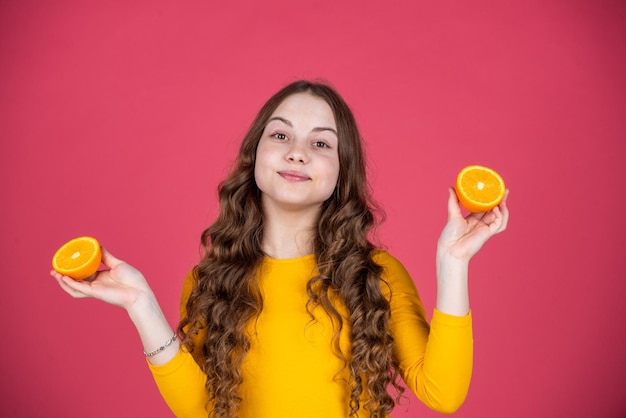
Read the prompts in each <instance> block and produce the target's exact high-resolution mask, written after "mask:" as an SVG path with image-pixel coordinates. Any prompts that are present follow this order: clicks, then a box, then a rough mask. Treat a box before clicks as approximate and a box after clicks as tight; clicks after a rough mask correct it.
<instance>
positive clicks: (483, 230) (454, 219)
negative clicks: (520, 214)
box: [437, 187, 509, 262]
mask: <svg viewBox="0 0 626 418" xmlns="http://www.w3.org/2000/svg"><path fill="white" fill-rule="evenodd" d="M448 192H449V197H448V222H447V223H446V226H445V227H444V228H443V231H442V232H441V236H440V237H439V241H438V243H437V252H438V253H439V256H449V257H453V258H455V259H458V260H464V261H468V262H469V260H470V259H471V258H472V257H473V256H474V255H475V254H476V253H477V252H478V250H480V248H481V247H482V246H483V245H484V244H485V242H487V241H488V240H489V238H491V237H492V236H494V235H496V234H499V233H500V232H503V231H504V230H505V229H506V227H507V224H508V221H509V210H508V208H507V206H506V200H507V198H508V196H509V191H508V190H507V191H506V192H505V194H504V198H503V199H502V202H500V204H499V205H498V206H496V207H495V208H493V209H491V210H490V211H488V212H485V213H470V214H469V215H467V216H466V217H465V218H464V217H463V215H462V213H461V207H460V205H459V200H458V198H457V197H456V193H455V192H454V189H453V188H452V187H450V188H449V189H448Z"/></svg>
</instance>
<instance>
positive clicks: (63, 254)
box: [52, 237, 102, 280]
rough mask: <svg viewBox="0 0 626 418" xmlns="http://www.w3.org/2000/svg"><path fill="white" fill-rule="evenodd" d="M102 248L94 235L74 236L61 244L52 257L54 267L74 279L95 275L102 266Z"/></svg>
mask: <svg viewBox="0 0 626 418" xmlns="http://www.w3.org/2000/svg"><path fill="white" fill-rule="evenodd" d="M101 259H102V250H101V249H100V243H98V240H96V239H95V238H92V237H78V238H74V239H72V240H70V241H68V242H66V243H65V244H63V246H61V248H59V249H58V250H57V252H56V253H55V254H54V256H53V257H52V268H53V269H54V270H56V271H57V272H59V273H61V274H62V275H64V276H69V277H71V278H72V279H74V280H83V279H86V278H87V277H89V276H91V275H93V274H94V273H95V272H97V271H98V267H100V261H101Z"/></svg>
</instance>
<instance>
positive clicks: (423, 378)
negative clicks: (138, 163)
mask: <svg viewBox="0 0 626 418" xmlns="http://www.w3.org/2000/svg"><path fill="white" fill-rule="evenodd" d="M219 203H220V213H219V216H218V218H217V220H216V221H215V222H214V223H213V224H212V225H211V226H209V227H208V228H207V229H206V230H205V231H204V232H203V234H202V239H201V241H202V245H203V248H204V255H203V258H202V259H201V260H200V262H199V263H198V265H197V266H195V267H194V268H193V269H192V271H191V272H190V273H189V275H188V276H187V278H186V280H185V283H184V285H183V295H182V300H181V321H180V323H179V325H178V327H177V331H176V332H174V331H173V330H172V328H171V327H170V325H169V324H168V322H167V320H166V319H165V317H164V315H163V313H162V311H161V309H160V307H159V305H158V303H157V300H156V298H155V296H154V294H153V292H152V291H151V289H150V287H149V285H148V283H147V281H146V280H145V278H144V277H143V275H142V274H141V273H140V272H139V271H137V270H136V269H134V268H133V267H131V266H130V265H129V264H127V263H125V262H123V261H121V260H119V259H117V258H115V257H114V256H113V255H111V254H110V253H109V252H108V251H107V250H106V249H103V262H104V264H105V265H106V266H107V267H108V270H106V271H101V272H99V273H97V274H96V275H95V276H94V277H93V278H91V279H89V280H86V281H82V282H77V281H74V280H71V279H70V278H68V277H64V276H61V275H59V274H58V273H55V272H52V273H51V274H52V275H53V276H54V277H55V278H56V279H57V281H58V282H59V285H60V286H61V287H62V288H63V289H64V290H65V291H66V292H67V293H69V294H70V295H72V296H74V297H79V298H82V297H93V298H97V299H100V300H103V301H105V302H108V303H111V304H114V305H118V306H121V307H123V308H124V309H126V310H127V312H128V314H129V316H130V318H131V320H132V321H133V323H134V324H135V326H136V328H137V331H138V333H139V336H140V338H141V341H142V344H143V347H144V350H145V351H144V353H145V354H146V356H147V358H148V364H149V367H150V369H151V371H152V373H153V375H154V378H155V380H156V383H157V385H158V386H159V389H160V391H161V393H162V395H163V397H164V399H165V400H166V402H167V403H168V405H169V406H170V408H171V409H172V411H173V412H174V413H175V414H176V415H177V416H179V417H207V416H215V417H235V416H237V417H256V418H259V417H260V418H263V417H272V418H281V417H285V418H287V417H289V418H291V417H311V418H313V417H315V418H319V417H370V416H371V417H386V416H388V415H389V414H390V412H391V411H392V409H393V407H394V405H395V404H396V402H397V401H398V399H399V397H400V396H401V395H402V393H403V390H404V389H403V385H402V384H401V382H400V378H401V379H402V380H403V381H404V384H405V385H406V387H408V388H409V389H410V390H412V391H413V392H414V393H415V394H416V395H417V396H418V397H419V399H420V400H421V401H422V402H424V403H425V404H426V405H428V406H429V407H431V408H433V409H435V410H438V411H442V412H452V411H454V410H456V409H457V408H458V407H459V406H460V405H461V404H462V403H463V401H464V400H465V397H466V395H467V391H468V387H469V382H470V378H471V372H472V357H473V351H472V350H473V348H472V319H471V313H470V305H469V297H468V264H469V261H470V259H471V258H472V256H474V255H475V254H476V253H477V252H478V250H479V249H480V248H481V247H482V245H483V244H484V243H485V242H486V241H487V240H488V239H489V238H491V237H492V236H493V235H495V234H498V233H500V232H502V231H504V230H505V229H506V225H507V222H508V217H509V214H508V209H507V207H506V198H505V199H504V200H503V202H502V203H501V204H500V205H499V206H498V207H496V208H494V209H493V210H491V211H489V212H487V213H483V214H469V215H468V216H467V217H463V216H462V214H461V209H460V207H459V204H458V201H457V199H456V196H455V194H454V190H453V189H452V188H450V190H449V198H448V221H447V223H446V225H445V226H444V228H443V231H442V233H441V236H440V238H439V241H438V243H437V255H436V266H437V301H436V308H435V311H434V313H433V315H432V320H431V322H430V324H429V323H428V322H427V319H426V315H425V312H424V308H423V305H422V303H421V301H420V299H419V296H418V293H417V290H416V289H415V286H414V284H413V281H412V279H411V278H410V276H409V275H408V273H407V272H406V270H405V269H404V267H403V266H402V264H401V263H400V262H399V261H398V260H396V259H395V258H394V257H393V256H391V255H390V254H389V253H388V252H386V251H384V250H382V249H380V248H377V247H376V246H375V245H374V244H373V243H372V242H371V230H372V227H373V226H374V224H375V219H376V217H375V213H374V209H375V205H374V203H373V202H372V199H371V197H370V194H369V188H368V184H367V180H366V170H365V161H364V155H363V150H362V139H361V136H360V134H359V131H358V129H357V125H356V122H355V120H354V117H353V115H352V112H351V111H350V109H349V107H348V106H347V105H346V103H345V102H344V100H343V99H342V98H341V97H340V96H339V95H338V94H337V92H336V91H335V90H334V89H332V88H331V87H329V86H328V85H326V84H323V83H314V82H308V81H298V82H294V83H292V84H289V85H288V86H286V87H284V88H283V89H281V90H280V91H279V92H277V93H276V94H275V95H274V96H273V97H272V98H270V100H269V101H268V102H266V103H265V105H264V106H263V107H262V108H261V110H260V112H259V113H258V115H257V117H256V118H255V120H254V121H253V123H252V125H251V127H250V129H249V131H248V132H247V134H246V136H245V137H244V139H243V142H242V144H241V148H240V150H239V155H238V158H237V161H236V165H235V167H234V169H233V171H232V172H231V173H230V174H229V175H228V176H227V178H226V179H225V180H224V181H223V182H222V183H221V184H220V186H219ZM389 391H391V392H392V393H391V394H390V393H389Z"/></svg>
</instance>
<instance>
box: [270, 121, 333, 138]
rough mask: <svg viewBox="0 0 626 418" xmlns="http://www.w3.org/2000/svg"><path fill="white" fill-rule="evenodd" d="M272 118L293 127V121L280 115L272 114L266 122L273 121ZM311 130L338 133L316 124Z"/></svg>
mask: <svg viewBox="0 0 626 418" xmlns="http://www.w3.org/2000/svg"><path fill="white" fill-rule="evenodd" d="M274 120H278V121H281V122H282V123H284V124H285V125H287V126H289V127H291V128H293V123H291V121H290V120H288V119H285V118H283V117H280V116H273V117H271V118H270V119H269V120H268V121H267V124H269V123H270V122H272V121H274ZM311 131H312V132H323V131H330V132H332V133H334V134H335V136H336V137H339V135H337V131H336V130H335V129H334V128H330V127H326V126H317V127H315V128H313V129H312V130H311Z"/></svg>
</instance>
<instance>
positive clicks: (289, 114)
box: [271, 93, 336, 128]
mask: <svg viewBox="0 0 626 418" xmlns="http://www.w3.org/2000/svg"><path fill="white" fill-rule="evenodd" d="M275 116H280V117H282V118H285V119H287V120H289V121H291V122H293V123H310V124H315V125H318V126H328V127H333V128H336V123H335V116H334V114H333V111H332V109H331V108H330V106H329V105H328V103H326V101H325V100H324V99H322V98H321V97H318V96H314V95H312V94H310V93H296V94H292V95H291V96H288V97H287V98H286V99H285V100H283V101H282V102H281V103H280V105H278V107H277V108H276V110H274V112H273V113H272V116H271V117H275Z"/></svg>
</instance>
